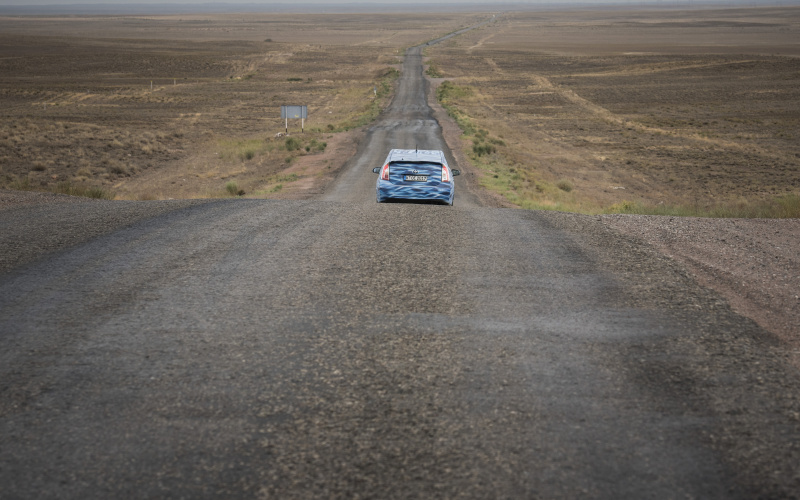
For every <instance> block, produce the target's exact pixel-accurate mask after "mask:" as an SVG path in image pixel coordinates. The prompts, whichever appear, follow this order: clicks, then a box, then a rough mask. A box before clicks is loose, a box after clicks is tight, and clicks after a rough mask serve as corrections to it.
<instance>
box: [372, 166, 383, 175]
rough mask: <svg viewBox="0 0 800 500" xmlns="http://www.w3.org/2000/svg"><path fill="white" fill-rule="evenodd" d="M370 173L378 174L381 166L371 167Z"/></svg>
mask: <svg viewBox="0 0 800 500" xmlns="http://www.w3.org/2000/svg"><path fill="white" fill-rule="evenodd" d="M372 173H373V174H379V173H381V167H375V168H373V169H372Z"/></svg>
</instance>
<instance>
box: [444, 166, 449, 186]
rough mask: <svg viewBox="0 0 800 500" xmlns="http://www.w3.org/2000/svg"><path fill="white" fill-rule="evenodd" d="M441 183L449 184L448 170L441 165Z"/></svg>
mask: <svg viewBox="0 0 800 500" xmlns="http://www.w3.org/2000/svg"><path fill="white" fill-rule="evenodd" d="M442 182H450V169H449V168H447V165H442Z"/></svg>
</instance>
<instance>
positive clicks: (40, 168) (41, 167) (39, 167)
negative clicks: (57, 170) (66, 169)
mask: <svg viewBox="0 0 800 500" xmlns="http://www.w3.org/2000/svg"><path fill="white" fill-rule="evenodd" d="M45 170H47V165H45V164H44V163H43V162H41V161H35V162H33V171H34V172H44V171H45Z"/></svg>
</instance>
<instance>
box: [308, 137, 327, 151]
mask: <svg viewBox="0 0 800 500" xmlns="http://www.w3.org/2000/svg"><path fill="white" fill-rule="evenodd" d="M327 146H328V143H327V142H317V140H316V139H311V145H310V146H306V151H310V150H312V149H313V150H315V151H325V148H326V147H327Z"/></svg>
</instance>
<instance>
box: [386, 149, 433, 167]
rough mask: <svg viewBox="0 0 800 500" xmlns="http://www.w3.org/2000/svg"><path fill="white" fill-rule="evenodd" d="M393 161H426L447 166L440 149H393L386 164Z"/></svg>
mask: <svg viewBox="0 0 800 500" xmlns="http://www.w3.org/2000/svg"><path fill="white" fill-rule="evenodd" d="M393 161H415V162H416V161H424V162H434V163H444V164H445V165H447V160H445V159H444V153H443V152H441V151H440V150H438V149H393V150H391V151H389V157H388V158H387V159H386V162H387V163H388V162H393Z"/></svg>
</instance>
